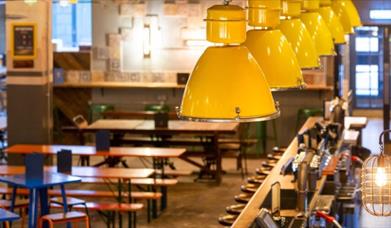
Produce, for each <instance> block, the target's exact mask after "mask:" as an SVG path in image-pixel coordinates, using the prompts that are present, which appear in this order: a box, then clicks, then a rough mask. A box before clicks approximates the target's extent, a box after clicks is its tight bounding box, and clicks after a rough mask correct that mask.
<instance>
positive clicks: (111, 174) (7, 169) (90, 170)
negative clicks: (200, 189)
mask: <svg viewBox="0 0 391 228" xmlns="http://www.w3.org/2000/svg"><path fill="white" fill-rule="evenodd" d="M24 172H25V167H24V166H0V175H6V176H9V175H21V174H23V173H24ZM45 172H46V173H48V174H52V173H54V174H56V172H57V167H53V166H49V167H45ZM154 172H155V171H154V170H153V169H129V168H97V167H72V173H71V175H72V176H76V177H81V178H83V177H88V178H102V179H118V201H119V202H120V203H122V201H123V197H122V191H123V190H124V187H123V184H124V183H123V182H127V185H128V186H127V191H128V193H127V194H128V202H129V203H131V202H132V196H131V192H132V188H131V180H132V179H137V178H147V177H149V176H151V175H152V174H153V173H154ZM46 173H45V174H46ZM2 178H3V179H4V178H6V177H0V181H1V179H2ZM79 180H80V179H79ZM62 190H63V187H62ZM15 193H16V190H15ZM63 195H64V194H63ZM64 202H66V200H64ZM64 207H65V206H64ZM119 216H120V217H119V219H120V224H122V217H121V215H119ZM128 217H129V221H131V214H130V213H129V214H128ZM29 227H30V226H29ZM32 227H35V226H32ZM120 227H121V225H120Z"/></svg>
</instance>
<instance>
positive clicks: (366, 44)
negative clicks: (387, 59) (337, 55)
mask: <svg viewBox="0 0 391 228" xmlns="http://www.w3.org/2000/svg"><path fill="white" fill-rule="evenodd" d="M356 51H357V52H379V39H378V38H376V37H357V38H356Z"/></svg>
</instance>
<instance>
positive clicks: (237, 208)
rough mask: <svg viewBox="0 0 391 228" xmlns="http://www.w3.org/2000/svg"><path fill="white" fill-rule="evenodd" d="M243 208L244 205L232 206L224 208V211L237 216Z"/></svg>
mask: <svg viewBox="0 0 391 228" xmlns="http://www.w3.org/2000/svg"><path fill="white" fill-rule="evenodd" d="M245 207H246V204H234V205H230V206H228V207H226V208H225V211H226V212H227V213H228V214H230V215H239V214H240V213H242V211H243V209H244V208H245Z"/></svg>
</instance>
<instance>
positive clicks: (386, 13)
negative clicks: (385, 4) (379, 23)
mask: <svg viewBox="0 0 391 228" xmlns="http://www.w3.org/2000/svg"><path fill="white" fill-rule="evenodd" d="M369 18H370V19H372V20H391V9H390V10H369Z"/></svg>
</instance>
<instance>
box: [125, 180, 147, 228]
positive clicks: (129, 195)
mask: <svg viewBox="0 0 391 228" xmlns="http://www.w3.org/2000/svg"><path fill="white" fill-rule="evenodd" d="M128 203H132V181H131V180H130V179H129V180H128ZM148 213H149V212H148ZM135 219H136V218H132V213H131V212H128V227H129V228H131V227H132V222H135ZM133 227H135V226H133Z"/></svg>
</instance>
